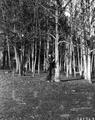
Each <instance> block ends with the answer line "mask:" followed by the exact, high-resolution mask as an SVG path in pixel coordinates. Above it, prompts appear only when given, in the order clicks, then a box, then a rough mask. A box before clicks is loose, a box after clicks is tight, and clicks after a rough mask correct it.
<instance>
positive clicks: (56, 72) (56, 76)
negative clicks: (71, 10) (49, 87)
mask: <svg viewBox="0 0 95 120" xmlns="http://www.w3.org/2000/svg"><path fill="white" fill-rule="evenodd" d="M55 15H56V17H55V23H56V39H55V64H56V67H55V82H59V81H60V80H59V51H58V40H59V33H58V8H57V9H56V11H55Z"/></svg>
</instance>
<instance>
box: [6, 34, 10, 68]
mask: <svg viewBox="0 0 95 120" xmlns="http://www.w3.org/2000/svg"><path fill="white" fill-rule="evenodd" d="M6 39H7V47H8V66H9V68H11V58H10V45H9V40H8V37H7V36H6Z"/></svg>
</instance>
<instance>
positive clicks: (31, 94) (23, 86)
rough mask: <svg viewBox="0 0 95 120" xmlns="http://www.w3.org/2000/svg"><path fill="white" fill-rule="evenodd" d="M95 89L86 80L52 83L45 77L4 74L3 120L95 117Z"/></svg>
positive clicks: (0, 82)
mask: <svg viewBox="0 0 95 120" xmlns="http://www.w3.org/2000/svg"><path fill="white" fill-rule="evenodd" d="M94 99H95V86H94V84H93V85H91V84H89V83H87V82H86V81H84V80H75V81H68V82H60V83H54V82H53V83H48V82H46V81H45V76H44V75H41V76H35V78H32V77H29V76H28V77H27V76H25V77H19V76H15V77H13V76H12V75H11V74H3V73H2V74H1V75H0V119H1V120H78V119H79V118H81V117H84V118H85V117H88V118H92V117H94V115H95V102H94Z"/></svg>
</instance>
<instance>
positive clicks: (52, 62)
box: [47, 54, 55, 82]
mask: <svg viewBox="0 0 95 120" xmlns="http://www.w3.org/2000/svg"><path fill="white" fill-rule="evenodd" d="M48 61H49V67H48V75H47V81H49V82H51V81H52V71H53V69H54V68H55V60H54V58H53V56H52V55H51V54H49V56H48Z"/></svg>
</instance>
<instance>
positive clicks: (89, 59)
mask: <svg viewBox="0 0 95 120" xmlns="http://www.w3.org/2000/svg"><path fill="white" fill-rule="evenodd" d="M87 62H88V66H87V80H88V81H89V83H91V56H90V49H89V48H88V55H87Z"/></svg>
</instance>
